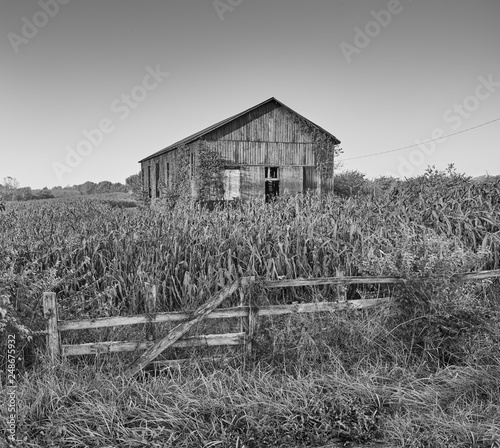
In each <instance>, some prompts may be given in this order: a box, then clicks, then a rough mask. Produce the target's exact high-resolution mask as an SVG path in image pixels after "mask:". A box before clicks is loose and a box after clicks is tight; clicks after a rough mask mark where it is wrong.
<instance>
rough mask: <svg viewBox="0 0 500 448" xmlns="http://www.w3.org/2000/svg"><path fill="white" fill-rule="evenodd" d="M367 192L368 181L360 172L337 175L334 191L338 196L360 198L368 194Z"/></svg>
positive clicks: (345, 172)
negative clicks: (359, 196) (361, 195)
mask: <svg viewBox="0 0 500 448" xmlns="http://www.w3.org/2000/svg"><path fill="white" fill-rule="evenodd" d="M367 190H368V180H367V179H366V178H365V175H364V174H363V173H361V172H359V171H356V170H350V171H344V172H342V173H339V174H336V175H335V179H334V184H333V191H334V193H335V194H336V195H338V196H342V197H351V196H358V195H360V194H363V193H366V192H367Z"/></svg>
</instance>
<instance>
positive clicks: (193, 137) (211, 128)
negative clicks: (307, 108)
mask: <svg viewBox="0 0 500 448" xmlns="http://www.w3.org/2000/svg"><path fill="white" fill-rule="evenodd" d="M272 101H274V102H276V103H278V104H279V105H280V106H282V107H284V108H285V109H287V110H288V111H289V112H292V113H293V114H295V115H298V116H299V117H300V118H302V119H303V120H306V121H307V122H309V123H310V124H312V125H314V126H315V127H317V128H318V129H319V130H320V131H322V132H324V133H325V134H327V135H329V136H330V137H332V138H333V139H334V140H335V142H336V144H337V145H338V144H339V143H340V140H339V139H338V138H336V137H335V136H334V135H332V134H330V133H329V132H328V131H326V130H325V129H323V128H322V127H321V126H318V125H317V124H316V123H313V122H312V121H311V120H308V119H307V118H305V117H304V116H302V115H300V114H299V113H298V112H295V111H294V110H293V109H291V108H290V107H288V106H286V105H285V104H283V103H282V102H281V101H278V100H277V99H276V98H274V97H271V98H269V99H268V100H266V101H263V102H262V103H260V104H257V105H256V106H253V107H251V108H250V109H247V110H244V111H243V112H240V113H239V114H236V115H233V116H231V117H229V118H226V119H225V120H222V121H219V122H218V123H215V124H213V125H212V126H209V127H208V128H205V129H202V130H201V131H199V132H196V133H194V134H192V135H190V136H188V137H186V138H183V139H182V140H179V141H178V142H175V143H173V144H171V145H169V146H167V147H166V148H163V149H161V150H160V151H157V152H155V153H154V154H151V155H150V156H148V157H145V158H144V159H142V160H139V163H141V162H145V161H146V160H149V159H152V158H153V157H157V156H159V155H161V154H165V153H167V152H169V151H172V150H174V149H175V148H177V147H178V146H181V145H187V144H188V143H192V142H194V141H196V140H198V139H200V138H201V137H203V136H205V135H206V134H208V133H210V132H212V131H214V130H215V129H218V128H220V127H222V126H224V125H226V124H228V123H230V122H231V121H233V120H236V119H238V118H240V117H242V116H243V115H245V114H248V113H249V112H252V111H253V110H255V109H258V108H259V107H261V106H263V105H264V104H267V103H270V102H272Z"/></svg>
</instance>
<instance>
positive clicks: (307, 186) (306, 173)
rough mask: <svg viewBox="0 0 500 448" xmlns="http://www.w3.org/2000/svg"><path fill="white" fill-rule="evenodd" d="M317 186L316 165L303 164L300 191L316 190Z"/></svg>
mask: <svg viewBox="0 0 500 448" xmlns="http://www.w3.org/2000/svg"><path fill="white" fill-rule="evenodd" d="M317 188H318V179H317V177H316V167H314V166H305V167H304V170H303V173H302V191H303V192H304V193H305V192H307V191H316V190H317Z"/></svg>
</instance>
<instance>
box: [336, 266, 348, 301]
mask: <svg viewBox="0 0 500 448" xmlns="http://www.w3.org/2000/svg"><path fill="white" fill-rule="evenodd" d="M343 276H344V272H343V271H342V270H340V269H338V268H337V277H343ZM337 300H338V301H339V302H347V287H346V285H344V284H342V283H337Z"/></svg>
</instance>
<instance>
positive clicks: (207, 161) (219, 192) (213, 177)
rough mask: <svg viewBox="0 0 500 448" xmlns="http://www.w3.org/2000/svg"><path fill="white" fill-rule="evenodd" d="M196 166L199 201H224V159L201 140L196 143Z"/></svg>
mask: <svg viewBox="0 0 500 448" xmlns="http://www.w3.org/2000/svg"><path fill="white" fill-rule="evenodd" d="M197 146H198V148H197V149H198V164H197V166H196V181H197V184H198V199H199V200H200V201H209V200H212V201H213V200H215V201H218V200H222V199H224V181H223V177H222V175H223V172H224V165H225V162H224V159H223V158H222V157H221V155H220V154H219V152H218V151H217V150H215V149H213V148H212V147H210V146H208V145H207V143H206V142H205V141H203V140H200V141H198V144H197Z"/></svg>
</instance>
